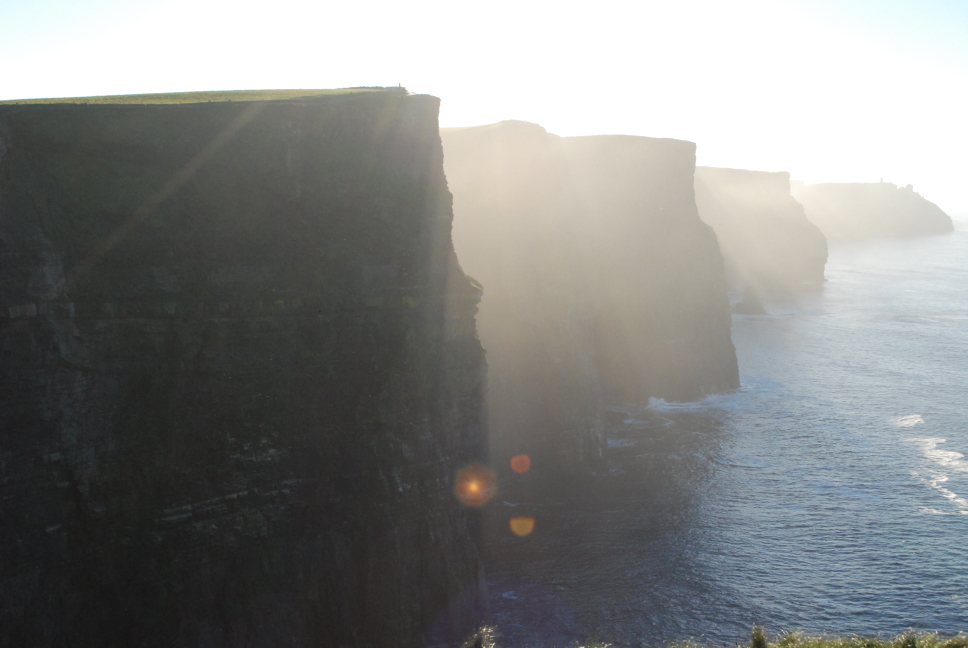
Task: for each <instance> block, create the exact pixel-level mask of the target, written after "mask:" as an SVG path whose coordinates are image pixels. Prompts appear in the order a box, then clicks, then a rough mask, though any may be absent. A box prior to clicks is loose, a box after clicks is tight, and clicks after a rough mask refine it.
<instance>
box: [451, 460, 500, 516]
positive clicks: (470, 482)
mask: <svg viewBox="0 0 968 648" xmlns="http://www.w3.org/2000/svg"><path fill="white" fill-rule="evenodd" d="M496 492H497V478H496V477H495V476H494V473H493V472H491V471H490V470H489V469H488V468H487V466H484V465H482V464H479V463H472V464H471V465H469V466H465V467H464V468H461V469H460V470H458V471H457V478H456V479H455V480H454V495H456V496H457V499H459V500H460V501H461V503H462V504H465V505H467V506H484V504H486V503H487V501H488V500H489V499H491V498H492V497H494V493H496Z"/></svg>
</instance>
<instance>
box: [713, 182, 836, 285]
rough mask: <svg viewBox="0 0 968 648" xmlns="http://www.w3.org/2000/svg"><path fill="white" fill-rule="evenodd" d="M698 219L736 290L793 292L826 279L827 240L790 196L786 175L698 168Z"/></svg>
mask: <svg viewBox="0 0 968 648" xmlns="http://www.w3.org/2000/svg"><path fill="white" fill-rule="evenodd" d="M695 186H696V204H697V205H698V207H699V216H700V217H701V218H702V220H703V221H704V222H706V223H708V224H709V225H711V226H712V228H713V229H714V230H715V231H716V236H717V237H718V239H719V246H720V248H721V249H722V251H723V258H724V259H725V262H726V274H727V278H728V279H729V282H730V284H731V285H732V286H733V287H734V288H744V289H747V288H748V289H751V290H752V291H754V292H756V291H760V292H766V293H791V292H797V291H799V290H803V289H804V288H806V287H811V286H813V287H816V286H819V285H820V284H821V283H822V282H823V280H824V275H823V271H824V265H825V264H826V262H827V239H826V238H825V237H824V235H823V233H822V232H821V231H820V229H819V228H818V227H817V226H816V225H814V224H813V223H811V222H810V221H809V220H807V217H806V214H805V213H804V209H803V206H802V205H800V203H798V202H797V201H796V200H794V198H793V197H792V196H791V194H790V174H788V173H786V172H780V173H767V172H764V171H746V170H742V169H719V168H713V167H696V182H695Z"/></svg>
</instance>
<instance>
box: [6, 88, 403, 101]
mask: <svg viewBox="0 0 968 648" xmlns="http://www.w3.org/2000/svg"><path fill="white" fill-rule="evenodd" d="M362 92H400V93H406V89H405V88H396V87H394V88H379V87H377V88H336V89H328V90H223V91H218V90H217V91H213V92H167V93H160V94H137V95H105V96H100V97H58V98H54V99H8V100H6V101H0V105H10V104H187V103H206V102H222V101H286V100H291V99H309V98H315V97H322V96H331V95H347V94H356V93H362Z"/></svg>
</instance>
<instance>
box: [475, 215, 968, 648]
mask: <svg viewBox="0 0 968 648" xmlns="http://www.w3.org/2000/svg"><path fill="white" fill-rule="evenodd" d="M826 276H827V283H826V284H825V285H824V287H823V289H822V290H821V291H819V292H817V293H815V294H810V295H805V296H802V297H801V298H798V299H797V300H796V301H791V302H787V303H779V302H773V303H770V302H767V303H766V306H767V310H768V311H769V315H766V316H739V315H737V316H734V318H733V333H732V334H733V342H734V344H735V345H736V349H737V354H738V357H739V363H740V374H741V382H742V388H741V389H740V390H739V391H738V392H736V393H732V394H725V395H717V396H711V397H708V398H706V399H705V400H703V401H701V402H699V403H689V404H670V403H664V402H661V401H659V402H653V403H651V404H650V405H649V406H648V407H643V406H627V407H613V408H612V410H611V411H610V412H609V415H610V420H611V421H612V425H611V427H610V430H609V450H608V464H609V466H608V469H607V471H605V472H603V473H602V474H600V475H596V476H594V477H592V478H590V479H589V480H587V482H586V483H582V484H579V485H576V486H575V487H573V488H569V489H567V492H566V491H562V492H561V493H554V492H551V493H542V494H540V495H539V494H536V493H532V492H531V491H529V490H528V489H527V487H526V484H525V481H524V480H522V481H521V482H520V483H518V484H507V485H505V487H504V488H503V489H502V491H501V493H500V494H499V495H498V497H497V501H495V502H494V503H492V504H491V505H489V506H488V510H487V512H486V525H485V528H486V530H487V538H488V540H487V551H486V562H487V566H488V573H489V591H490V598H491V610H492V615H493V617H494V623H495V625H496V627H497V630H498V632H499V633H500V644H501V646H502V647H504V648H518V647H525V646H542V647H544V646H564V645H569V644H571V643H573V642H575V641H579V640H584V639H587V638H589V637H596V638H598V639H600V640H604V641H611V642H614V643H615V644H616V645H618V646H640V645H648V646H655V645H662V644H664V643H666V642H668V641H670V640H674V639H675V640H685V639H692V640H696V641H702V642H706V643H712V644H720V645H728V644H734V643H737V642H741V641H748V639H749V633H750V627H751V626H752V624H754V623H759V624H763V625H764V626H765V627H766V629H767V632H768V633H769V634H770V635H771V636H772V637H776V636H779V635H781V634H782V633H783V632H787V631H797V630H799V631H805V632H809V633H818V634H832V633H838V634H842V633H857V634H880V633H886V634H894V633H899V632H902V631H904V630H906V629H909V628H913V629H922V630H938V631H941V632H945V633H954V632H958V631H968V458H966V455H968V227H966V226H965V225H962V226H961V227H960V228H959V229H958V231H956V232H955V233H953V234H951V235H947V236H937V237H925V238H916V239H897V240H880V241H869V242H863V243H856V244H849V245H848V244H842V245H832V246H831V248H830V258H829V260H828V263H827V269H826ZM515 516H517V517H521V516H524V517H533V518H534V520H535V526H534V531H533V532H532V533H530V534H529V535H526V536H522V537H519V536H516V535H515V534H513V533H511V531H510V529H509V525H508V524H509V523H508V521H509V519H510V518H511V517H515Z"/></svg>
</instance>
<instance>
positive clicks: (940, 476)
mask: <svg viewBox="0 0 968 648" xmlns="http://www.w3.org/2000/svg"><path fill="white" fill-rule="evenodd" d="M908 440H909V441H911V442H913V443H916V444H918V445H919V446H920V447H921V454H923V455H924V457H925V458H927V459H928V460H930V461H931V462H933V463H934V464H935V465H937V466H940V467H942V468H944V469H946V470H949V471H953V472H965V473H968V462H966V461H964V457H965V455H963V454H962V453H960V452H955V451H953V450H939V449H938V446H939V445H941V444H942V443H947V439H941V438H938V437H922V438H914V439H908ZM914 475H916V476H918V477H920V475H918V473H914ZM921 481H922V482H924V483H925V484H926V485H928V486H929V487H931V488H933V489H934V490H936V491H938V492H939V493H941V495H942V496H944V498H945V499H947V500H948V501H949V502H951V503H952V504H954V505H955V506H956V507H958V512H959V513H961V514H962V515H968V499H965V498H964V497H961V496H959V495H958V494H957V493H955V492H954V491H952V490H951V489H950V488H947V487H946V486H945V485H944V484H945V483H946V482H948V481H949V477H948V474H947V473H944V472H935V473H934V475H933V476H932V477H931V478H930V479H924V478H921ZM931 511H932V512H933V511H934V509H931ZM925 512H927V511H925Z"/></svg>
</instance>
